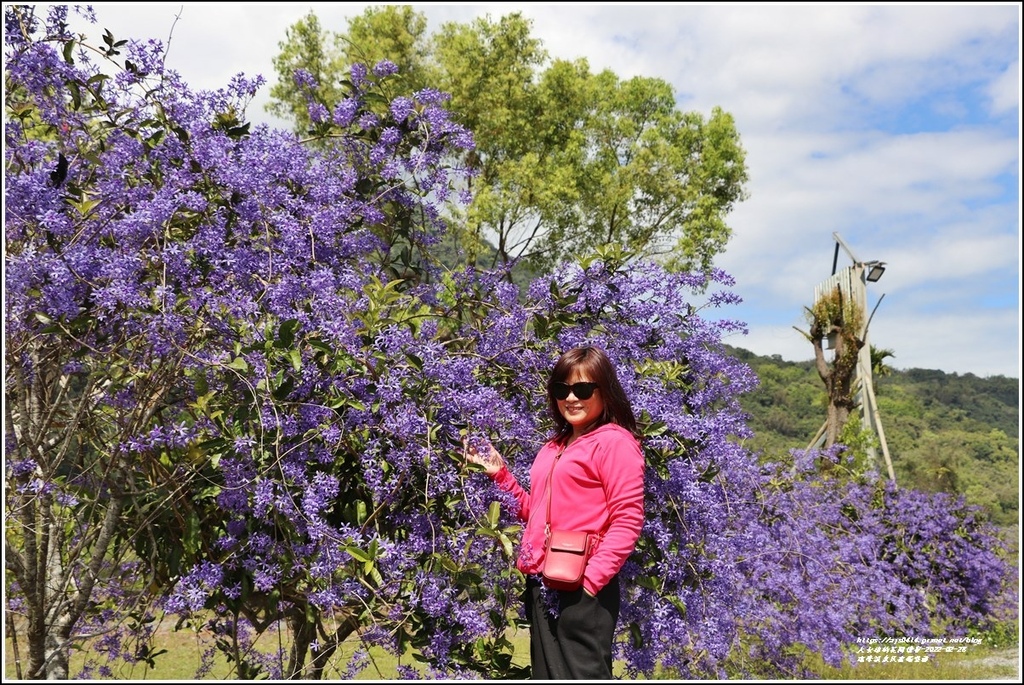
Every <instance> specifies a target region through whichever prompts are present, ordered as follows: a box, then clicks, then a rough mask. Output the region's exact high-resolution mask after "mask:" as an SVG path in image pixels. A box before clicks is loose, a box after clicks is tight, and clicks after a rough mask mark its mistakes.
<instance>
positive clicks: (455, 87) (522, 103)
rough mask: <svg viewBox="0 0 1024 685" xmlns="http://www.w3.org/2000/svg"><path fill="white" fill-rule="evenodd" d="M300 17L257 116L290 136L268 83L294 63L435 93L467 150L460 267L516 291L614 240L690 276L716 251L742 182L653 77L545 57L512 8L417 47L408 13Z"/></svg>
mask: <svg viewBox="0 0 1024 685" xmlns="http://www.w3.org/2000/svg"><path fill="white" fill-rule="evenodd" d="M311 17H312V15H310V17H307V18H306V19H305V20H303V21H302V22H300V23H299V24H297V25H296V26H294V27H292V28H291V29H289V31H288V34H287V37H286V40H285V41H284V42H282V43H281V44H280V46H281V49H282V53H281V55H280V56H279V57H278V58H276V59H275V61H274V65H275V69H276V71H277V73H278V78H279V85H278V86H275V89H274V90H272V92H271V96H272V99H273V101H274V102H273V104H272V105H271V107H272V108H273V109H272V111H275V112H277V113H279V114H282V115H284V114H288V113H291V115H292V118H293V120H294V121H295V122H296V125H297V126H298V127H299V128H301V127H302V126H303V125H304V123H305V117H306V115H305V114H304V110H303V107H304V105H302V104H301V102H302V101H301V97H300V93H299V92H298V91H296V90H293V89H290V88H289V87H285V86H281V85H280V84H287V83H291V70H292V69H294V68H295V67H301V66H303V65H302V56H303V55H308V56H309V57H310V59H311V64H312V65H313V67H314V68H307V70H308V71H310V72H311V73H314V74H315V75H316V76H317V78H321V79H324V80H325V81H326V82H327V83H334V82H336V81H338V80H339V78H340V77H341V74H342V73H343V70H344V67H345V65H346V64H348V63H351V62H355V61H360V62H364V63H369V64H371V65H372V63H373V62H374V61H375V60H378V59H383V58H387V59H389V60H391V61H392V62H394V63H395V64H396V65H398V66H399V68H400V70H401V73H404V74H405V75H406V76H405V77H406V79H407V81H406V83H407V84H408V85H409V87H410V88H412V89H416V88H422V87H428V86H430V87H436V88H438V89H439V90H442V91H444V92H447V93H450V94H451V101H450V103H449V108H450V109H451V110H452V111H453V112H454V113H455V114H456V116H457V117H458V120H459V121H460V123H462V124H463V125H465V126H466V127H467V128H469V129H470V130H471V131H473V134H474V138H475V141H476V147H475V149H473V150H472V151H469V152H467V153H466V155H465V158H464V159H463V160H461V162H462V163H464V164H465V165H467V166H469V167H471V168H473V169H474V170H476V172H477V175H476V177H475V179H474V180H473V182H472V188H471V189H472V194H473V202H472V204H471V205H470V206H469V207H468V209H467V210H466V211H465V213H461V212H460V213H456V212H454V211H453V215H452V216H453V218H456V219H457V220H456V221H454V222H453V223H454V226H453V240H454V242H455V244H456V245H457V246H458V247H459V248H461V249H462V250H463V251H464V252H465V254H466V255H467V260H468V261H470V262H475V261H476V260H477V259H478V258H479V257H480V256H481V255H489V256H491V263H492V264H496V263H499V262H500V263H503V264H515V265H517V270H518V271H517V274H518V275H517V280H518V281H520V282H523V281H526V280H527V279H528V278H529V276H530V275H533V274H535V273H540V272H542V271H544V270H546V269H549V268H550V267H551V266H552V265H553V264H556V263H558V262H559V261H560V260H562V259H564V258H566V257H567V256H573V255H579V254H585V253H587V252H588V251H590V250H591V249H593V248H595V247H599V246H602V245H619V246H622V247H625V248H626V249H628V250H630V251H632V252H634V253H636V254H637V255H639V256H641V257H643V256H646V257H656V258H658V259H659V260H661V261H662V262H663V263H664V264H665V265H666V266H668V267H669V268H671V269H675V270H681V271H686V270H696V271H706V270H708V269H709V268H711V266H712V264H713V261H714V257H715V255H717V254H718V253H720V252H721V251H722V250H723V249H724V248H725V246H726V244H727V243H728V241H729V239H730V237H731V234H732V231H731V229H730V228H729V227H728V225H727V223H726V221H725V217H726V216H727V215H728V213H729V212H730V211H731V210H732V209H733V207H734V206H735V204H736V203H737V202H739V201H741V200H742V199H743V198H744V197H745V191H744V184H745V183H746V180H747V172H746V166H745V152H744V150H743V148H742V146H741V144H740V140H739V135H738V133H737V131H736V128H735V122H734V120H733V118H732V117H731V116H730V115H729V114H727V113H725V112H723V111H722V110H720V109H718V108H716V109H714V110H713V111H712V113H711V115H710V117H708V118H705V117H704V116H703V115H701V114H699V113H695V112H686V113H684V112H681V111H680V110H679V109H678V108H677V107H676V103H675V100H674V96H673V94H672V88H671V85H670V84H668V83H667V82H665V81H662V80H660V79H654V78H645V77H635V78H632V79H629V80H626V81H621V80H620V79H619V78H618V77H617V76H616V75H615V74H614V73H612V72H610V71H604V72H602V73H599V74H593V73H591V71H590V67H589V64H588V63H587V61H586V60H584V59H578V60H574V61H566V60H549V58H548V55H547V52H546V50H545V49H544V46H543V45H542V43H541V42H540V41H539V40H538V39H536V38H534V37H533V36H532V35H531V29H532V26H531V24H530V22H529V20H527V19H525V18H524V17H523V16H522V15H521V14H519V13H513V14H509V15H506V16H503V17H501V18H500V19H499V20H497V21H492V20H491V18H490V17H484V18H478V19H476V20H474V21H472V22H470V23H468V24H460V23H456V22H449V23H446V24H444V25H443V26H442V27H441V28H440V29H439V31H438V32H437V33H436V34H434V35H432V36H430V37H429V38H427V39H425V38H424V30H425V21H424V20H423V17H422V15H420V14H418V13H415V12H413V11H412V10H411V9H410V8H409V7H401V8H397V7H393V6H384V7H371V8H368V9H367V10H365V11H364V13H363V14H362V15H360V16H359V17H356V18H354V19H353V20H351V21H350V22H349V26H348V31H347V32H346V33H344V34H340V35H332V34H329V33H324V32H322V31H320V30H319V27H318V25H316V24H315V22H313V21H312V19H311ZM314 29H315V30H314ZM313 43H315V44H316V46H314V45H313ZM325 55H329V56H330V57H329V58H325V57H324V56H325ZM325 66H327V69H324V68H322V67H325ZM331 69H333V72H331V71H330V70H331ZM321 88H322V89H323V90H324V92H325V94H326V92H327V91H328V90H329V88H328V87H327V86H321ZM327 101H328V100H325V102H327Z"/></svg>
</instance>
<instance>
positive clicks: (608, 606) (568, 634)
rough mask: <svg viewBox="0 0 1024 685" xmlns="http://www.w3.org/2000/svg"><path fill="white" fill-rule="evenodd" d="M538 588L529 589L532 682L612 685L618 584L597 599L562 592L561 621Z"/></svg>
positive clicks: (531, 584) (528, 585)
mask: <svg viewBox="0 0 1024 685" xmlns="http://www.w3.org/2000/svg"><path fill="white" fill-rule="evenodd" d="M541 592H542V590H541V587H540V583H538V582H537V581H536V580H533V579H532V578H531V579H529V580H528V581H527V583H526V595H525V597H524V600H525V605H526V620H527V621H529V623H530V665H531V668H532V671H533V673H532V676H531V677H532V678H533V680H611V679H612V639H613V638H614V637H615V624H616V622H617V621H618V620H619V604H620V603H621V601H622V600H621V598H620V597H619V578H618V576H616V577H614V578H612V580H611V582H610V583H608V585H606V586H605V587H604V588H603V589H602V590H601V591H600V592H599V593H597V597H591V596H590V595H588V594H587V593H585V592H584V591H583V588H580V589H579V590H575V591H573V592H558V593H557V594H558V617H557V618H555V617H553V616H551V614H550V613H549V612H548V611H547V609H546V608H545V606H544V597H543V595H542V594H541Z"/></svg>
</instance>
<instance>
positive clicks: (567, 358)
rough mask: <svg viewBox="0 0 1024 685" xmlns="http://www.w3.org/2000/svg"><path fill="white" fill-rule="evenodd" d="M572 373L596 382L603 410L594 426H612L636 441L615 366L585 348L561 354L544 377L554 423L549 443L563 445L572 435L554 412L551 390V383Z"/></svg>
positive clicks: (633, 422) (598, 352)
mask: <svg viewBox="0 0 1024 685" xmlns="http://www.w3.org/2000/svg"><path fill="white" fill-rule="evenodd" d="M573 371H580V373H581V374H583V375H584V376H585V377H586V378H587V379H588V380H590V381H591V382H593V383H597V387H598V390H597V392H600V393H601V400H602V402H604V411H603V412H602V414H601V416H600V418H598V420H597V421H596V422H595V427H597V426H603V425H604V424H606V423H615V424H618V425H620V426H622V427H623V428H625V429H626V430H628V431H629V432H630V433H632V434H633V436H634V437H636V438H637V439H640V434H639V432H638V430H637V427H636V417H635V416H634V415H633V405H632V404H630V402H629V398H628V397H626V391H625V390H623V389H622V385H621V384H620V383H619V376H618V374H617V373H616V372H615V367H614V366H613V365H612V362H611V360H610V359H609V358H608V355H607V354H606V353H605V351H604V350H602V349H601V348H600V347H593V346H589V345H588V346H585V347H577V348H574V349H571V350H569V351H568V352H566V353H564V354H563V355H562V356H561V357H559V358H558V361H557V362H555V366H554V368H552V369H551V375H550V377H548V409H549V410H550V411H551V418H552V419H554V422H555V435H554V436H553V437H552V440H554V441H555V442H557V443H558V444H564V443H565V442H566V441H567V440H568V439H569V436H570V435H572V424H570V423H569V422H568V421H566V420H565V417H564V416H562V412H560V411H558V401H557V400H556V399H555V394H554V387H555V383H564V382H566V381H567V380H568V379H569V377H570V376H572V373H573Z"/></svg>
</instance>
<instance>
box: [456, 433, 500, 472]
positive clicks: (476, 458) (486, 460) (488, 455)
mask: <svg viewBox="0 0 1024 685" xmlns="http://www.w3.org/2000/svg"><path fill="white" fill-rule="evenodd" d="M462 457H463V459H464V460H465V461H466V462H467V463H469V464H476V465H477V466H482V467H483V469H484V472H485V473H486V474H487V475H488V476H493V475H494V474H496V473H497V472H498V471H500V470H501V467H502V466H504V465H505V460H504V459H503V458H502V456H501V455H500V454H499V453H498V450H496V449H494V446H493V445H491V444H490V443H487V446H486V447H485V448H483V449H479V448H478V447H477V446H475V445H470V444H469V441H468V440H466V439H465V438H463V440H462Z"/></svg>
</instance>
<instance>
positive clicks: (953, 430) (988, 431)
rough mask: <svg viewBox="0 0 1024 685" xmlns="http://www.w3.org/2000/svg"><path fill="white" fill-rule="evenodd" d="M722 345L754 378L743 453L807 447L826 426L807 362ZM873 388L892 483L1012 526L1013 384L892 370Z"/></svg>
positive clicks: (1015, 463) (1016, 431) (1016, 386)
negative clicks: (959, 498)
mask: <svg viewBox="0 0 1024 685" xmlns="http://www.w3.org/2000/svg"><path fill="white" fill-rule="evenodd" d="M729 349H730V350H731V352H732V353H733V354H734V355H735V356H736V357H737V358H739V359H742V360H743V361H744V362H746V363H747V364H749V365H750V367H751V368H752V369H753V370H754V371H755V372H756V373H757V375H758V377H759V378H760V379H761V385H760V387H759V388H758V389H757V390H756V391H754V392H752V393H749V394H747V395H746V396H744V397H742V398H741V400H740V401H741V404H742V405H743V407H744V409H745V410H746V411H748V412H749V413H750V415H751V420H750V426H751V427H752V428H753V430H754V431H755V438H754V439H753V440H752V441H751V442H749V443H748V447H751V448H752V449H754V450H757V451H763V452H765V453H766V454H768V455H774V454H787V453H788V451H789V450H790V449H793V448H799V449H803V448H806V447H807V446H808V445H809V444H810V443H811V441H812V440H813V439H814V437H815V435H816V434H817V432H818V429H819V428H821V426H822V424H823V423H824V421H825V391H824V385H823V384H822V381H821V379H820V378H819V377H818V373H817V371H815V369H814V363H813V361H810V360H809V361H806V362H787V361H784V360H782V359H781V358H780V357H778V356H777V355H776V356H772V357H759V356H757V355H755V354H752V353H751V352H748V351H746V350H743V349H740V348H729ZM874 384H875V395H876V396H877V398H878V407H879V413H880V415H881V423H882V430H883V432H884V433H885V438H886V443H887V445H888V447H889V453H890V455H891V457H892V461H893V470H894V471H895V474H896V482H897V484H898V485H900V487H908V488H915V489H921V490H927V491H935V490H943V491H946V492H952V493H957V494H963V495H965V496H966V498H967V500H968V501H970V502H972V503H975V504H979V505H982V506H984V507H985V508H986V509H987V510H988V512H989V514H990V515H991V518H992V521H993V522H995V523H997V524H1000V525H1007V524H1011V523H1016V522H1017V521H1018V499H1019V494H1020V493H1019V489H1020V488H1019V485H1018V481H1019V477H1020V467H1019V454H1020V441H1019V435H1020V379H1018V378H1006V377H1004V376H994V377H989V378H979V377H978V376H975V375H973V374H965V375H959V374H955V373H954V374H947V373H945V372H943V371H934V370H928V369H910V370H906V371H900V370H896V369H892V370H890V372H889V373H888V374H887V375H883V376H880V377H879V376H876V377H875V379H874ZM878 458H879V460H880V468H882V469H883V472H884V466H882V464H881V460H882V456H881V452H879V457H878Z"/></svg>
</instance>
